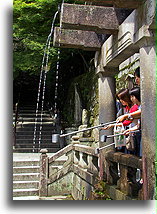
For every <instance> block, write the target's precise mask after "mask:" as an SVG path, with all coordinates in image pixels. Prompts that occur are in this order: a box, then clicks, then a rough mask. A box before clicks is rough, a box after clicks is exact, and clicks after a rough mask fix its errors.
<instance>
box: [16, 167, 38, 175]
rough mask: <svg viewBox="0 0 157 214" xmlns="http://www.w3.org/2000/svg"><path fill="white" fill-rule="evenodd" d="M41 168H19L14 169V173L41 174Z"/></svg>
mask: <svg viewBox="0 0 157 214" xmlns="http://www.w3.org/2000/svg"><path fill="white" fill-rule="evenodd" d="M39 169H40V167H39V166H18V167H13V173H14V174H16V173H17V174H19V173H39Z"/></svg>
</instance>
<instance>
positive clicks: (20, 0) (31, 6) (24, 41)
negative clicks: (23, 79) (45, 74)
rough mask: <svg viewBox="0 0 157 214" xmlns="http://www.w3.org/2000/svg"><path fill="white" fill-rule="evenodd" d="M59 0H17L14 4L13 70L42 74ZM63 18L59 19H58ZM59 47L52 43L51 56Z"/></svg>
mask: <svg viewBox="0 0 157 214" xmlns="http://www.w3.org/2000/svg"><path fill="white" fill-rule="evenodd" d="M58 2H59V1H57V0H14V4H13V47H14V48H13V50H14V53H13V61H14V63H13V65H14V66H13V69H14V70H13V71H14V77H15V78H16V77H17V76H18V75H19V73H20V72H21V71H25V72H28V73H29V74H30V75H31V74H37V75H38V74H39V73H40V67H41V61H42V57H43V51H44V47H45V43H46V40H47V36H48V35H49V33H50V29H51V24H52V19H53V16H54V14H55V12H56V11H57V8H58ZM57 22H59V21H58V20H56V23H57ZM56 55H57V51H56V49H55V48H53V47H51V49H50V57H51V59H52V60H53V59H54V60H56Z"/></svg>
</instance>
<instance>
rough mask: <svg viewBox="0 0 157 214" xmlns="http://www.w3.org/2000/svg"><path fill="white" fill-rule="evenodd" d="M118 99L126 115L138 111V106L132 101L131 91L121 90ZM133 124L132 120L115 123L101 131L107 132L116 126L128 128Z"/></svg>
mask: <svg viewBox="0 0 157 214" xmlns="http://www.w3.org/2000/svg"><path fill="white" fill-rule="evenodd" d="M116 97H117V98H118V99H119V101H120V102H121V104H122V106H123V108H124V114H128V113H132V112H135V111H137V110H138V105H136V104H133V102H132V101H131V99H130V94H129V89H125V88H124V89H121V90H120V91H119V92H118V93H117V94H116ZM131 123H132V121H130V120H124V121H123V122H122V123H115V124H110V125H108V126H106V127H103V128H101V129H103V130H106V129H110V128H113V127H114V126H115V125H117V126H122V124H123V126H124V127H127V126H129V125H130V124H131Z"/></svg>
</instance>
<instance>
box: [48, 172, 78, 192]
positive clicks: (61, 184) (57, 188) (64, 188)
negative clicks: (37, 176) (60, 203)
mask: <svg viewBox="0 0 157 214" xmlns="http://www.w3.org/2000/svg"><path fill="white" fill-rule="evenodd" d="M73 176H74V173H73V172H70V173H69V174H67V175H65V176H64V177H62V178H61V179H59V180H57V181H55V182H54V183H52V184H50V185H49V186H48V196H52V195H64V194H65V195H68V194H69V195H70V194H71V192H72V188H73V182H72V181H73Z"/></svg>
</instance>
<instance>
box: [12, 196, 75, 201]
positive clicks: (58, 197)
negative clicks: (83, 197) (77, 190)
mask: <svg viewBox="0 0 157 214" xmlns="http://www.w3.org/2000/svg"><path fill="white" fill-rule="evenodd" d="M13 200H59V201H60V200H74V199H73V198H72V196H62V195H57V196H49V197H39V196H23V197H22V196H21V197H20V196H19V197H13Z"/></svg>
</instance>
